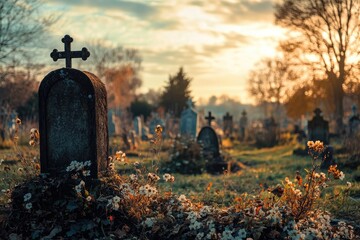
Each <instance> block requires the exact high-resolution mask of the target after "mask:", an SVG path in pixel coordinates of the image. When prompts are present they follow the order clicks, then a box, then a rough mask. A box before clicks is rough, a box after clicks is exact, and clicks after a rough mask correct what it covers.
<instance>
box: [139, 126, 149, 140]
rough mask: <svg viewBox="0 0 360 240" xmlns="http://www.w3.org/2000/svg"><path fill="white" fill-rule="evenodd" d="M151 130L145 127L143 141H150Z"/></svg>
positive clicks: (142, 131)
mask: <svg viewBox="0 0 360 240" xmlns="http://www.w3.org/2000/svg"><path fill="white" fill-rule="evenodd" d="M149 134H150V133H149V128H148V127H147V126H143V127H142V129H141V140H143V141H147V140H149Z"/></svg>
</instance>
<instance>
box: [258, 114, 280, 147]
mask: <svg viewBox="0 0 360 240" xmlns="http://www.w3.org/2000/svg"><path fill="white" fill-rule="evenodd" d="M277 143H278V124H277V123H276V122H275V119H274V118H273V117H270V118H267V119H265V120H264V123H263V124H262V125H260V126H259V128H258V129H256V130H255V144H256V146H257V147H259V148H262V147H273V146H275V145H276V144H277Z"/></svg>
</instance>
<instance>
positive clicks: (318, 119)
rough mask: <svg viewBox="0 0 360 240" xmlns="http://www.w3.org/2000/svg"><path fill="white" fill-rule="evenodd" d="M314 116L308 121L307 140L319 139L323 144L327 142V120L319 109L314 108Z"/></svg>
mask: <svg viewBox="0 0 360 240" xmlns="http://www.w3.org/2000/svg"><path fill="white" fill-rule="evenodd" d="M314 113H315V116H314V118H313V119H312V120H310V121H309V122H308V131H309V134H308V135H309V141H316V140H320V141H322V142H323V143H324V144H329V122H328V121H325V120H324V118H323V117H322V116H321V110H320V109H319V108H316V109H315V110H314Z"/></svg>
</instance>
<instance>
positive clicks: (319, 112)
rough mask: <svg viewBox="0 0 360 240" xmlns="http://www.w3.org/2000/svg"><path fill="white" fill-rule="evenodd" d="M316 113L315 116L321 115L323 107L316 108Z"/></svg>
mask: <svg viewBox="0 0 360 240" xmlns="http://www.w3.org/2000/svg"><path fill="white" fill-rule="evenodd" d="M314 113H315V116H316V117H319V116H320V115H321V109H320V108H316V109H315V110H314Z"/></svg>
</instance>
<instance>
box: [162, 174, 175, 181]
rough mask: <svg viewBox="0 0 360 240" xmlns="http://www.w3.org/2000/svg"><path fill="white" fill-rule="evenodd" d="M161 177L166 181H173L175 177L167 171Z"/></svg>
mask: <svg viewBox="0 0 360 240" xmlns="http://www.w3.org/2000/svg"><path fill="white" fill-rule="evenodd" d="M163 179H164V180H165V181H166V182H174V181H175V177H174V176H172V175H170V174H169V173H165V174H164V175H163Z"/></svg>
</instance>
